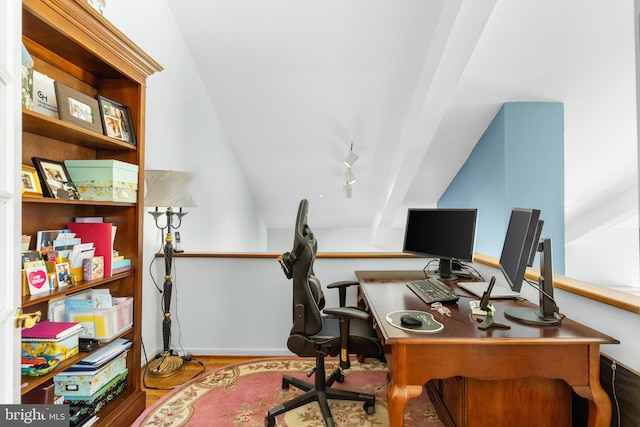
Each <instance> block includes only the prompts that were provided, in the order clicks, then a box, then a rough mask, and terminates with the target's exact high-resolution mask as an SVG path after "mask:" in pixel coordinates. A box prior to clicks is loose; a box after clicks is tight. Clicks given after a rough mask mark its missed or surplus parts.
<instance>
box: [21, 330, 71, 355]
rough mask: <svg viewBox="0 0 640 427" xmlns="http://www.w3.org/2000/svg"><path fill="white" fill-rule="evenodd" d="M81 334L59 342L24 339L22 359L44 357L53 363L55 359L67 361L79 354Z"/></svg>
mask: <svg viewBox="0 0 640 427" xmlns="http://www.w3.org/2000/svg"><path fill="white" fill-rule="evenodd" d="M78 341H79V333H76V334H72V335H69V336H68V337H66V338H63V339H61V340H58V341H52V340H37V339H36V338H23V339H22V346H21V348H22V357H44V358H46V359H47V360H49V361H51V360H53V359H55V358H59V359H60V360H65V359H68V358H70V357H71V356H75V355H76V354H78Z"/></svg>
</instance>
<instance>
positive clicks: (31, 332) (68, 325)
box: [22, 321, 82, 341]
mask: <svg viewBox="0 0 640 427" xmlns="http://www.w3.org/2000/svg"><path fill="white" fill-rule="evenodd" d="M81 330H82V325H81V324H80V323H78V322H48V321H45V322H40V323H36V324H35V325H34V326H33V327H31V328H25V329H23V330H22V340H23V341H24V340H25V339H30V338H36V339H37V340H39V341H42V340H44V339H50V340H60V339H63V338H65V337H67V336H69V335H72V334H74V333H78V332H80V331H81Z"/></svg>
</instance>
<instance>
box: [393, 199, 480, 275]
mask: <svg viewBox="0 0 640 427" xmlns="http://www.w3.org/2000/svg"><path fill="white" fill-rule="evenodd" d="M477 216H478V210H477V209H409V210H408V212H407V225H406V228H405V234H404V246H403V249H402V251H403V252H406V253H412V254H416V255H423V256H428V257H433V258H439V260H440V262H439V268H438V278H440V279H443V280H453V279H455V278H456V276H455V275H454V274H453V268H452V260H459V261H473V252H474V244H475V236H476V220H477Z"/></svg>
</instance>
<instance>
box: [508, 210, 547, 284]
mask: <svg viewBox="0 0 640 427" xmlns="http://www.w3.org/2000/svg"><path fill="white" fill-rule="evenodd" d="M539 218H540V211H539V210H537V209H519V208H515V209H513V210H512V211H511V217H510V218H509V226H508V227H507V234H506V235H505V238H504V245H503V246H502V254H501V255H500V261H499V265H500V270H502V273H503V274H504V276H505V278H506V279H507V281H508V282H509V286H511V289H512V290H514V291H516V292H520V288H522V281H523V280H524V274H525V270H526V268H527V264H530V263H531V260H532V256H531V255H532V251H534V254H533V255H535V248H536V245H537V243H538V242H534V240H535V239H536V236H537V238H539V237H540V232H539V231H538V226H540V229H541V228H542V223H541V224H538V220H539Z"/></svg>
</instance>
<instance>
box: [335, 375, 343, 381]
mask: <svg viewBox="0 0 640 427" xmlns="http://www.w3.org/2000/svg"><path fill="white" fill-rule="evenodd" d="M336 381H338V382H339V383H343V382H344V374H340V375H338V376H337V377H336Z"/></svg>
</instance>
